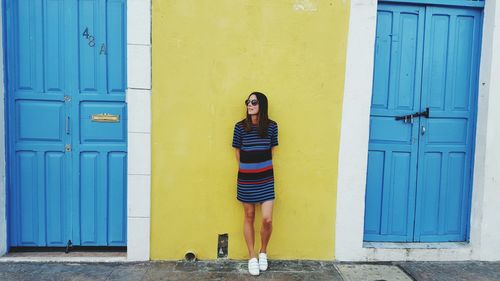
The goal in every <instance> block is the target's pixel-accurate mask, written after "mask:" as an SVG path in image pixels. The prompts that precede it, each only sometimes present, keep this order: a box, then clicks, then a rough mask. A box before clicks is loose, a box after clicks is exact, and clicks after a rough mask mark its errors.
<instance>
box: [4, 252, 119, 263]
mask: <svg viewBox="0 0 500 281" xmlns="http://www.w3.org/2000/svg"><path fill="white" fill-rule="evenodd" d="M126 261H127V253H126V252H122V251H120V252H111V251H103V252H98V251H88V252H86V251H75V252H69V253H67V254H66V253H65V252H64V251H63V252H54V251H49V252H11V253H7V254H6V255H4V256H2V257H0V262H106V263H108V262H109V263H113V262H126Z"/></svg>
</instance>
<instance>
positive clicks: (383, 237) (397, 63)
mask: <svg viewBox="0 0 500 281" xmlns="http://www.w3.org/2000/svg"><path fill="white" fill-rule="evenodd" d="M481 24H482V12H481V11H480V10H476V9H465V8H449V7H439V6H423V5H422V6H411V5H401V4H393V5H392V4H379V8H378V18H377V32H376V46H375V65H374V84H373V95H372V107H371V118H370V140H369V152H368V170H367V186H366V199H365V202H366V208H365V234H364V240H365V241H391V242H411V241H415V242H443V241H465V240H466V239H467V228H468V214H469V209H470V194H471V182H470V180H471V171H472V152H473V144H474V130H475V108H476V95H477V85H478V83H477V77H478V65H479V47H480V40H481ZM426 108H429V109H430V118H423V117H420V118H419V117H416V118H411V119H408V120H406V121H405V120H400V121H397V120H395V118H394V117H395V116H400V115H407V114H413V113H416V112H423V111H425V110H426Z"/></svg>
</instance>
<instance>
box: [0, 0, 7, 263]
mask: <svg viewBox="0 0 500 281" xmlns="http://www.w3.org/2000/svg"><path fill="white" fill-rule="evenodd" d="M3 55H4V54H3V6H2V3H1V2H0V100H1V102H0V256H2V255H4V254H5V253H6V252H7V193H6V192H7V190H6V184H5V174H6V173H7V171H6V165H5V158H6V154H5V152H6V151H5V123H4V118H5V116H4V115H5V111H4V106H5V99H4V76H3V75H4V67H3Z"/></svg>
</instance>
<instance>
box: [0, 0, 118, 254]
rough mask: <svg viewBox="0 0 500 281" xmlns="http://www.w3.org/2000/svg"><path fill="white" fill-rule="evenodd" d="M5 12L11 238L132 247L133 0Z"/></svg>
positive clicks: (49, 1) (86, 0) (38, 243)
mask: <svg viewBox="0 0 500 281" xmlns="http://www.w3.org/2000/svg"><path fill="white" fill-rule="evenodd" d="M4 15H5V28H4V30H5V32H6V45H5V52H6V77H7V83H6V84H7V91H6V96H7V117H8V118H7V132H8V160H7V161H8V163H7V164H8V172H9V174H8V179H7V180H8V200H9V201H8V211H9V212H8V213H9V215H8V228H9V230H8V233H9V245H10V246H34V247H44V246H65V245H67V243H68V241H70V240H71V242H72V244H73V245H81V246H124V245H126V194H127V191H126V174H127V172H126V169H127V168H126V163H127V160H126V157H127V138H126V136H127V130H126V128H127V117H126V104H125V89H126V65H125V63H126V48H125V46H126V45H125V44H126V37H125V34H126V29H125V28H126V27H125V22H126V19H125V15H126V7H125V0H36V1H34V0H18V1H14V0H6V1H5V11H4Z"/></svg>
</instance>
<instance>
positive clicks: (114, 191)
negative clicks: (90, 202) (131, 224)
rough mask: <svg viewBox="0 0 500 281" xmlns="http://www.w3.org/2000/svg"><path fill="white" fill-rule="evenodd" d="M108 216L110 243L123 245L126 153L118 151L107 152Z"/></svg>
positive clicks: (125, 200) (125, 202)
mask: <svg viewBox="0 0 500 281" xmlns="http://www.w3.org/2000/svg"><path fill="white" fill-rule="evenodd" d="M107 162H108V171H109V174H108V181H107V184H108V188H109V198H108V204H109V208H108V218H109V225H110V226H111V227H110V228H109V236H108V243H109V244H110V245H125V244H126V242H127V241H126V239H127V237H126V235H125V233H127V229H126V228H127V222H126V218H125V217H124V216H123V214H124V213H126V209H127V198H126V195H127V193H126V192H125V189H124V188H125V187H126V181H127V169H126V168H127V154H126V153H124V152H120V151H111V152H109V153H108V161H107Z"/></svg>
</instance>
